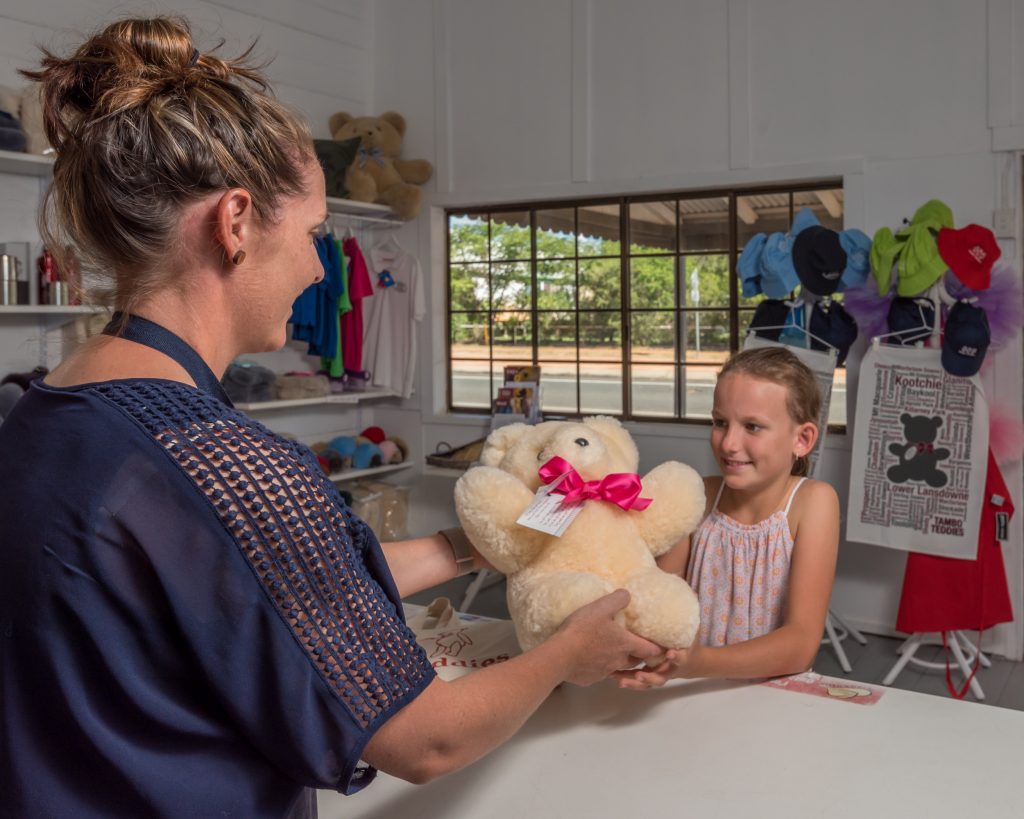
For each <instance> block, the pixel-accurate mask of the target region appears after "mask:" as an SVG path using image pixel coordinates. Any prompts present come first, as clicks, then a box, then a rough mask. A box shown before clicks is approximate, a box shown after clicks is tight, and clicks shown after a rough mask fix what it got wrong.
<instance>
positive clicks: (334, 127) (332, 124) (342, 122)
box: [327, 111, 355, 136]
mask: <svg viewBox="0 0 1024 819" xmlns="http://www.w3.org/2000/svg"><path fill="white" fill-rule="evenodd" d="M354 119H355V117H353V116H352V115H351V114H350V113H349V112H348V111H339V112H338V113H337V114H333V115H332V116H331V118H330V120H329V121H328V122H327V128H328V130H330V132H331V135H332V136H333V135H334V134H336V133H338V131H340V130H341V129H342V128H343V127H344V126H346V125H348V124H349V123H350V122H351V121H352V120H354Z"/></svg>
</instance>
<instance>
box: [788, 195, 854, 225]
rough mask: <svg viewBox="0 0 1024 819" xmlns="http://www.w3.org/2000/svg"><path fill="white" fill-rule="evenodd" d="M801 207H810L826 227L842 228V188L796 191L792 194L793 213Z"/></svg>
mask: <svg viewBox="0 0 1024 819" xmlns="http://www.w3.org/2000/svg"><path fill="white" fill-rule="evenodd" d="M801 208H810V209H811V210H812V211H814V215H815V216H817V217H818V221H819V222H821V224H822V225H824V226H825V227H827V228H831V229H832V230H842V229H843V189H842V188H832V189H829V190H820V191H798V192H797V193H794V194H793V213H794V214H795V213H796V212H797V211H798V210H800V209H801Z"/></svg>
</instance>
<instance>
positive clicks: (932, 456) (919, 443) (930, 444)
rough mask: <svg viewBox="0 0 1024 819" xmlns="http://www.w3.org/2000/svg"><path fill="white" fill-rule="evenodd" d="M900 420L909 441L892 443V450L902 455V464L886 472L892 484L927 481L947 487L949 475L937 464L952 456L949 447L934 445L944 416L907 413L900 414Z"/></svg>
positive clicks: (894, 465) (936, 487) (938, 486)
mask: <svg viewBox="0 0 1024 819" xmlns="http://www.w3.org/2000/svg"><path fill="white" fill-rule="evenodd" d="M900 423H901V424H903V435H904V437H905V438H906V439H907V443H905V444H889V452H891V453H892V454H893V455H895V456H896V457H897V458H899V463H898V464H893V465H892V466H890V467H889V469H888V471H887V472H886V475H887V476H888V477H889V480H890V481H892V482H893V483H906V482H907V481H924V482H925V483H926V484H928V485H929V486H931V487H934V488H935V489H940V488H942V487H943V486H945V485H946V482H947V481H948V480H949V475H947V474H946V473H945V472H943V471H942V470H941V469H939V468H938V466H937V465H938V463H939V461H943V460H945V459H946V458H948V457H949V450H948V449H945V448H944V447H939V448H936V447H935V438H936V436H937V435H938V432H939V427H941V426H942V419H941V418H940V417H938V416H934V417H931V418H929V417H928V416H927V415H911V414H910V413H909V412H905V413H903V414H902V415H901V416H900Z"/></svg>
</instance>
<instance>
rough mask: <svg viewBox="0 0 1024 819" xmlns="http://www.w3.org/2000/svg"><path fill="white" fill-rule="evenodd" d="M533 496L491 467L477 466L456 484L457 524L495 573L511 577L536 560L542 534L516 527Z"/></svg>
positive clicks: (513, 479)
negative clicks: (496, 571) (495, 570)
mask: <svg viewBox="0 0 1024 819" xmlns="http://www.w3.org/2000/svg"><path fill="white" fill-rule="evenodd" d="M531 500H533V493H532V492H531V491H530V490H529V489H528V488H527V487H526V486H524V485H523V483H522V481H520V480H519V479H518V478H516V477H515V476H514V475H510V474H509V473H508V472H504V471H502V470H500V469H497V468H496V467H493V466H476V467H473V468H472V469H470V470H469V471H468V472H466V474H465V475H463V476H462V477H461V478H459V480H458V482H457V483H456V484H455V511H456V514H457V515H458V517H459V523H461V524H462V528H463V529H464V530H465V532H466V536H467V537H468V538H469V539H470V541H471V542H472V543H473V545H474V546H476V548H477V550H478V551H479V552H480V554H482V555H483V556H484V557H486V558H487V560H489V561H490V563H491V564H492V565H493V566H494V568H496V569H497V570H498V571H500V572H502V573H503V574H512V573H513V572H517V571H519V570H520V569H523V568H525V567H526V566H528V565H529V563H530V562H531V561H532V560H533V559H534V558H535V557H536V555H537V553H538V552H539V551H540V549H541V548H542V545H543V541H544V538H545V535H544V534H543V533H542V532H538V531H536V530H534V529H527V528H526V527H523V526H519V525H518V524H516V520H518V519H519V516H520V515H521V514H522V512H523V510H524V509H526V507H527V506H529V504H530V501H531Z"/></svg>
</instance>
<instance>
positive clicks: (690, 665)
mask: <svg viewBox="0 0 1024 819" xmlns="http://www.w3.org/2000/svg"><path fill="white" fill-rule="evenodd" d="M701 651H702V649H701V646H700V645H698V644H694V645H692V646H690V647H689V648H673V649H669V650H668V651H666V652H665V655H664V656H663V657H657V658H655V659H654V660H649V661H648V662H647V664H646V665H645V666H644V667H643V668H639V669H631V670H629V671H620V672H618V673H617V674H616V675H615V676H616V677H617V678H618V681H619V688H631V689H633V690H634V691H646V690H647V689H648V688H655V687H661V686H663V685H664V684H665V683H667V682H668V681H669V680H671V679H676V678H678V679H688V678H690V677H700V676H703V675H701V674H699V673H697V672H696V666H697V662H698V658H699V656H700V654H701Z"/></svg>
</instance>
